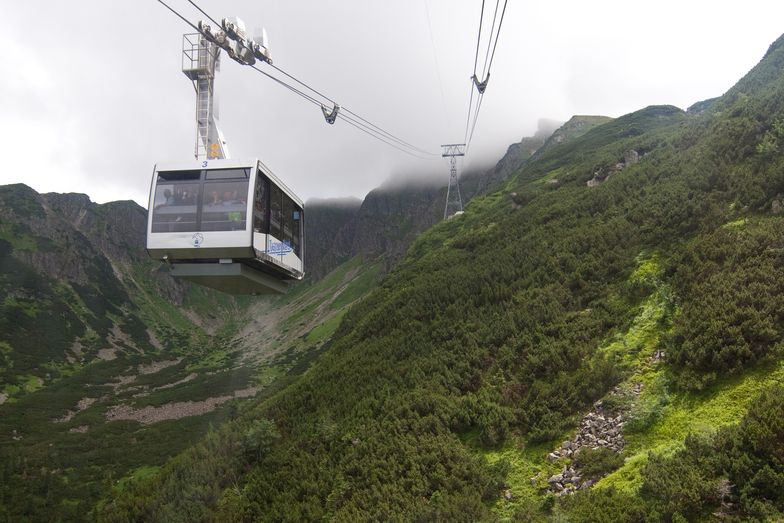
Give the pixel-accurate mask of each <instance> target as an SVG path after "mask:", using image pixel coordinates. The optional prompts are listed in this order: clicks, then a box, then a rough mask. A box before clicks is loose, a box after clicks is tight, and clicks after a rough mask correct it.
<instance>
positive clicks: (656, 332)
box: [104, 40, 784, 521]
mask: <svg viewBox="0 0 784 523" xmlns="http://www.w3.org/2000/svg"><path fill="white" fill-rule="evenodd" d="M782 60H784V49H782V45H781V40H779V41H778V42H777V43H776V44H774V46H772V47H771V51H770V52H769V53H768V55H766V57H765V59H764V60H763V61H762V62H761V64H760V65H759V66H758V67H757V68H756V69H754V70H753V71H752V72H750V73H749V75H747V76H746V77H745V78H744V79H743V80H741V82H739V83H738V85H737V86H736V87H735V88H733V89H732V90H731V91H730V92H728V94H727V95H725V96H724V97H722V98H721V99H719V100H718V101H716V102H715V103H714V104H713V105H712V106H711V108H710V109H708V110H706V111H703V112H701V113H699V114H690V113H685V112H683V111H681V110H679V109H677V108H674V107H668V106H661V107H649V108H646V109H643V110H641V111H638V112H636V113H632V114H629V115H626V116H624V117H621V118H618V119H616V120H614V121H612V122H608V123H605V124H603V125H600V126H598V127H596V128H594V129H592V130H590V131H589V132H587V133H585V134H583V135H582V136H580V137H579V138H576V139H574V140H572V141H570V142H568V143H564V144H560V145H556V146H553V147H551V148H548V150H546V151H544V152H543V153H542V154H541V155H540V156H538V157H537V158H536V159H535V160H534V161H532V162H530V163H528V164H527V165H526V166H525V167H524V168H523V169H522V170H521V171H520V172H519V173H518V174H517V176H516V177H515V178H514V180H512V181H511V182H510V183H509V184H508V185H507V189H505V190H502V191H499V192H496V193H493V194H490V195H488V196H486V197H483V198H480V199H477V200H475V201H474V202H473V203H472V205H471V206H469V208H468V211H467V213H466V214H465V215H464V216H463V217H462V218H461V219H460V220H450V221H447V222H443V223H441V224H439V225H437V226H436V227H434V228H433V229H431V230H430V231H428V232H427V233H425V234H424V235H422V236H421V237H419V238H418V239H417V241H416V242H414V244H413V245H412V247H411V248H410V249H409V251H408V254H407V256H406V258H405V260H404V262H403V263H402V264H401V265H399V266H398V267H397V268H396V269H395V270H394V271H393V272H392V273H391V274H390V275H389V276H388V277H387V278H386V279H385V280H384V282H383V283H382V285H381V286H380V287H379V288H378V289H376V290H375V291H373V292H371V293H370V294H369V295H368V297H367V298H366V299H365V300H363V301H362V302H360V303H359V304H357V305H355V306H354V307H352V309H351V310H350V311H349V313H348V314H346V316H345V317H344V318H343V321H342V323H341V325H340V327H339V328H338V330H337V331H336V333H335V336H334V338H333V340H332V345H331V349H330V351H329V352H327V353H326V354H325V355H324V356H323V357H322V358H321V359H320V360H319V361H318V362H317V363H316V364H315V365H314V366H313V368H312V369H311V370H310V371H309V372H308V373H307V374H305V375H304V376H302V377H301V378H300V379H299V380H297V381H296V382H294V383H292V384H291V385H290V386H289V387H287V388H286V389H285V390H282V391H281V392H280V393H279V394H278V395H277V396H275V397H274V398H271V399H270V400H268V401H265V402H261V403H259V404H258V406H257V407H256V408H255V409H253V411H250V412H248V413H247V415H246V416H243V418H242V419H240V420H237V421H236V422H233V423H231V424H228V425H226V426H225V427H224V428H223V429H222V430H221V431H219V432H218V433H216V434H214V435H213V436H212V437H211V438H210V439H209V440H207V441H205V442H204V443H203V444H201V445H199V446H197V447H195V448H194V449H192V450H191V451H190V452H189V453H187V454H184V455H183V456H181V457H179V458H178V459H176V460H174V461H173V462H171V463H170V464H168V465H167V467H165V468H164V469H163V470H162V472H161V473H160V474H158V475H156V476H155V477H153V478H150V479H148V480H147V481H140V482H137V483H134V484H133V485H130V486H129V489H128V490H126V491H125V492H124V493H122V494H121V495H120V496H119V497H118V498H116V499H114V500H112V501H111V502H109V503H108V504H107V506H106V511H105V513H104V517H105V518H106V519H108V520H123V519H125V518H128V517H130V518H138V517H139V516H140V514H144V515H145V517H147V518H150V519H153V520H155V519H157V520H169V518H171V517H172V516H174V515H176V514H179V513H180V511H181V510H182V511H184V510H187V511H188V512H187V515H186V516H183V518H185V519H188V518H191V519H217V520H246V519H264V518H273V519H280V520H291V521H301V520H315V519H323V518H326V519H335V520H340V521H344V520H350V521H355V520H387V519H395V520H398V519H402V520H450V521H451V520H455V521H476V520H485V519H492V518H493V512H495V514H496V515H500V516H502V517H505V518H507V517H508V518H519V519H522V520H532V519H541V518H548V517H554V518H556V519H557V518H559V517H563V518H566V519H569V518H573V519H575V520H597V519H598V520H601V519H605V518H606V519H607V520H616V521H623V520H626V521H637V520H639V519H640V518H641V517H642V516H641V514H642V515H647V516H648V517H649V518H650V519H651V520H653V521H658V520H668V521H669V520H677V519H678V518H684V517H686V516H688V517H690V518H694V517H702V516H707V515H709V514H710V513H711V511H713V510H717V509H719V508H720V507H719V503H720V502H721V500H722V496H724V497H725V499H728V500H731V501H732V503H734V504H735V505H733V506H735V507H737V508H735V509H732V510H737V511H738V512H737V513H736V514H735V516H737V517H746V516H749V515H754V514H767V515H768V517H772V518H774V519H775V517H777V515H780V514H781V511H782V510H784V503H783V502H784V500H782V499H781V496H780V493H779V494H776V492H775V489H774V490H771V489H770V488H768V485H770V484H778V483H775V482H778V481H780V480H781V478H782V477H784V471H782V466H781V461H780V459H779V460H778V461H776V459H778V458H776V456H778V454H777V451H776V450H775V449H776V448H777V447H776V446H775V442H781V441H782V438H784V433H782V428H781V426H780V423H779V424H776V423H775V420H776V419H781V416H782V415H784V413H783V412H782V411H781V409H782V407H781V405H780V402H779V403H778V404H776V402H775V401H773V400H772V399H771V398H775V397H776V393H775V391H773V392H771V393H769V394H767V395H764V396H763V398H762V401H763V403H764V404H765V405H769V406H770V408H772V409H774V410H773V411H772V412H773V414H771V415H770V416H772V418H770V419H768V420H767V421H766V420H765V419H761V418H760V416H761V415H764V412H763V413H762V414H761V413H760V412H758V411H755V410H752V411H750V412H749V414H748V415H747V417H746V418H744V420H743V422H742V423H741V424H740V425H737V427H736V428H735V429H731V430H730V432H727V433H724V434H726V436H722V438H724V439H721V440H720V441H718V442H716V441H711V442H708V443H704V444H693V443H688V442H687V444H686V446H685V449H686V450H685V452H687V453H688V457H689V459H688V460H684V459H680V458H679V459H676V460H675V461H671V460H668V459H667V458H666V456H665V457H654V458H651V460H650V462H649V463H648V464H647V465H646V464H645V463H641V462H640V459H639V458H637V461H636V463H637V465H638V467H637V469H636V470H637V474H638V475H637V479H634V478H632V479H629V480H626V479H624V478H620V479H619V478H617V477H616V478H615V479H612V476H611V477H608V478H607V480H606V481H608V482H610V483H611V484H610V485H609V486H608V487H602V482H601V481H599V483H597V486H596V487H594V488H593V489H590V490H589V491H588V492H587V493H580V494H578V495H576V496H574V497H568V498H564V499H565V500H564V501H563V502H560V501H559V502H556V498H555V497H553V495H552V494H551V493H549V492H551V490H550V489H551V488H552V489H555V490H552V492H555V491H557V488H556V487H555V485H560V486H561V490H565V487H564V486H563V484H562V483H561V482H562V481H563V474H562V475H561V476H562V477H561V478H558V477H557V475H556V474H555V473H556V472H557V471H558V470H561V467H562V463H563V462H558V463H552V462H550V461H549V460H546V459H545V455H546V454H547V452H546V451H545V452H543V449H547V448H549V449H552V448H553V447H554V445H555V442H556V441H559V440H560V438H562V437H566V436H568V437H570V438H571V434H572V431H574V430H576V429H577V424H578V422H579V421H580V419H581V417H582V415H583V414H585V413H586V412H592V409H593V408H594V407H593V405H594V401H595V400H598V399H600V398H602V397H604V398H605V399H606V400H607V401H608V407H607V408H613V409H621V412H625V411H624V410H623V407H624V404H623V402H622V401H620V400H619V399H617V398H618V396H619V394H620V393H612V392H611V391H612V390H613V387H614V386H615V385H616V384H621V385H632V387H631V390H632V391H635V392H634V394H636V393H637V392H638V387H637V384H636V383H635V382H630V381H629V380H634V379H635V376H636V375H640V376H642V375H645V376H647V377H648V378H651V375H650V374H646V373H649V372H653V373H654V374H655V375H656V376H658V379H659V380H660V381H659V382H658V385H655V386H652V387H651V388H652V389H653V391H654V395H653V397H652V398H649V399H650V400H652V401H653V405H650V404H649V405H648V407H650V410H649V411H647V412H644V411H642V412H641V411H634V410H633V409H632V413H631V414H619V416H621V415H625V416H632V417H631V421H635V420H636V425H635V423H631V421H630V426H631V427H634V428H633V429H632V428H630V429H628V430H627V429H624V430H623V433H624V434H627V435H628V436H629V437H631V436H632V435H633V434H634V433H635V431H636V433H637V434H640V435H644V436H646V435H647V436H648V437H649V439H648V441H649V443H647V444H645V443H641V444H640V445H639V446H637V447H636V448H634V452H635V455H642V454H644V453H645V452H646V449H649V450H655V448H656V447H654V446H651V445H650V441H651V438H650V436H651V435H652V434H653V433H654V432H655V431H656V430H659V429H661V428H662V426H661V423H664V422H665V420H664V419H663V418H661V417H660V416H661V415H663V414H662V413H665V414H666V413H667V412H671V411H667V410H666V408H667V401H668V400H667V390H671V391H675V394H677V397H678V402H679V404H680V405H681V411H682V412H686V415H687V416H688V413H689V405H693V404H695V402H697V403H698V402H699V401H700V394H703V393H701V392H693V391H694V390H695V389H703V390H707V391H708V393H709V394H719V393H720V392H721V391H720V390H719V388H721V387H722V386H724V385H726V383H725V382H723V381H722V380H727V379H732V376H743V375H745V374H746V373H748V372H763V373H766V372H770V371H769V370H766V368H765V367H764V366H763V367H760V365H765V364H767V365H774V366H776V365H779V364H780V363H779V362H780V357H781V347H782V344H783V343H784V332H782V328H781V326H782V325H783V324H784V323H782V321H781V318H780V313H781V310H783V309H782V307H781V303H780V300H781V298H780V297H781V296H782V291H784V289H783V288H782V283H781V282H782V281H784V279H783V278H782V276H784V274H781V264H780V263H779V262H778V261H777V260H779V254H780V253H781V252H782V249H784V236H782V231H784V223H783V222H782V218H781V216H779V215H777V214H774V213H778V212H780V209H781V203H780V199H781V196H780V195H781V194H782V193H784V175H782V173H784V168H783V167H784V154H782V153H784V151H782V150H781V148H780V147H779V144H780V140H782V139H784V133H782V131H781V129H782V128H783V127H782V125H781V124H780V122H782V121H784V76H782V75H781V68H780V67H778V66H779V65H780V63H781V62H782ZM774 72H775V73H774ZM782 145H784V144H782ZM553 180H555V181H554V182H553ZM589 182H590V183H589ZM777 202H778V203H777ZM656 260H658V261H656ZM760 263H762V265H761V267H762V269H758V268H757V267H760ZM657 266H660V267H661V269H660V270H658V269H655V267H657ZM645 267H653V268H651V269H644V268H645ZM646 274H647V275H648V276H646ZM659 274H660V276H657V275H659ZM657 278H661V279H662V283H657V282H658V280H657ZM725 288H727V289H731V290H732V291H733V292H722V289H725ZM661 289H671V292H672V294H667V293H665V294H664V295H663V296H664V298H659V297H657V293H658V292H659V291H661ZM744 289H745V290H744ZM657 304H658V305H657ZM646 311H648V312H647V313H646ZM703 340H707V341H709V342H710V343H706V344H703V343H701V342H702V341H703ZM654 349H655V350H656V351H659V350H663V351H664V353H665V355H666V358H665V359H664V360H662V359H661V357H655V358H654V357H653V356H655V355H654V354H653V353H651V352H648V351H651V350H654ZM640 383H641V385H640V388H641V390H645V388H644V387H645V383H649V382H647V381H644V380H643V382H640ZM618 390H622V389H618ZM613 398H615V399H613ZM633 401H634V400H630V401H628V402H627V403H626V404H625V406H627V407H628V406H629V405H632V404H633ZM646 401H648V400H646ZM744 401H745V400H744ZM613 402H614V404H613ZM680 402H682V403H680ZM634 405H636V404H634ZM733 405H734V408H735V409H737V410H736V411H734V412H737V415H736V416H735V417H730V418H729V420H731V421H733V422H735V423H737V422H739V421H741V420H740V418H741V416H742V415H743V412H745V410H746V408H747V407H748V403H744V402H737V403H734V404H733ZM596 408H598V407H596ZM698 414H699V412H696V411H695V415H698ZM597 415H601V416H604V414H597ZM700 419H702V420H704V421H705V422H706V424H707V425H706V426H704V427H702V430H703V431H705V430H706V429H707V430H710V429H712V428H715V427H719V426H721V424H722V423H727V421H728V420H727V418H723V420H722V421H717V420H715V419H711V418H710V417H700ZM617 434H618V433H617V432H616V434H614V435H613V437H615V436H617ZM669 437H670V440H669V441H675V440H676V439H677V436H672V435H670V436H669ZM643 440H645V438H644V437H643V438H639V439H638V441H640V442H642V441H643ZM744 442H746V446H745V447H744ZM510 443H513V445H512V447H511V448H510V447H509V444H510ZM701 445H702V446H701ZM749 445H750V446H749ZM521 446H523V447H525V448H526V451H525V452H521V451H520V450H519V449H520V448H521ZM711 446H713V447H711ZM600 447H602V444H601V443H599V444H598V446H597V450H596V451H586V454H581V455H579V456H577V457H575V459H574V462H573V463H574V466H576V467H578V470H582V471H584V472H585V473H586V474H588V473H589V472H590V474H592V475H594V476H595V477H596V479H600V478H601V476H602V475H603V474H605V473H607V472H609V471H611V470H613V469H616V468H618V466H619V463H618V461H617V459H616V458H613V456H614V451H613V450H607V449H606V450H605V451H601V450H599V449H600ZM669 448H670V449H672V447H669ZM676 448H677V447H676ZM710 448H716V449H718V450H719V451H720V453H719V454H717V455H726V456H729V457H731V456H732V455H741V454H742V453H744V452H745V453H747V454H748V452H749V450H748V449H749V448H754V449H759V451H758V452H757V453H756V454H755V455H754V456H748V455H747V457H746V458H743V459H746V461H745V463H748V464H749V468H748V469H746V470H740V469H737V468H736V469H733V468H732V467H731V466H729V465H727V466H728V467H729V468H722V467H724V465H722V463H723V462H721V460H719V462H717V463H712V462H711V464H705V463H706V460H705V459H703V458H704V456H706V455H709V453H710ZM498 452H508V453H511V454H510V457H511V458H512V459H509V458H500V459H499V457H498ZM608 453H609V454H608ZM733 453H735V454H733ZM623 457H624V455H623V454H621V462H623ZM632 457H633V456H631V457H630V459H632ZM565 459H566V464H567V465H569V464H570V463H572V459H571V458H565ZM728 462H729V463H731V462H732V460H731V459H729V461H728ZM625 466H626V465H624V467H625ZM678 467H681V468H680V469H679V468H678ZM765 467H767V468H765ZM213 470H220V471H230V473H229V474H227V473H224V472H221V473H219V474H216V473H214V472H212V471H213ZM531 470H533V471H535V472H536V471H538V474H540V475H541V474H547V473H548V472H549V473H552V474H554V478H552V479H553V481H552V483H550V482H549V481H548V480H547V479H546V478H545V479H542V476H538V478H539V479H537V477H534V479H533V482H534V485H530V484H529V485H530V486H529V487H523V486H522V485H521V484H520V483H518V481H519V474H521V473H523V472H524V471H531ZM570 474H571V472H570ZM722 477H724V478H726V477H729V478H731V481H730V483H729V484H727V483H722V484H723V485H724V487H723V488H724V491H723V492H724V494H720V493H719V491H718V490H717V488H718V485H719V484H720V483H721V481H722ZM682 478H693V480H690V481H682V482H679V481H680V480H681V479H682ZM700 478H705V479H706V481H702V480H701V479H700ZM766 478H767V479H766ZM197 479H198V481H199V485H202V490H201V491H200V492H199V493H198V494H197V495H196V496H194V497H188V498H185V497H183V496H181V495H180V494H178V492H180V491H181V490H182V489H183V488H185V486H186V485H189V484H190V483H189V482H190V481H194V480H197ZM765 481H767V482H768V483H761V482H765ZM541 483H544V484H543V485H542V484H541ZM510 484H512V485H513V487H514V490H509V486H510ZM733 485H735V486H737V488H736V487H735V486H733ZM659 487H661V488H659ZM755 489H756V490H755ZM505 490H509V495H508V496H506V495H505V496H504V498H505V499H502V494H503V493H504V491H505ZM506 500H509V501H506ZM739 501H740V502H741V503H740V505H738V504H737V503H738V502H739ZM504 503H508V505H505V504H504ZM727 510H729V509H727ZM730 515H731V516H732V514H730ZM681 520H683V519H681Z"/></svg>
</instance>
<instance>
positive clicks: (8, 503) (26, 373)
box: [0, 185, 378, 521]
mask: <svg viewBox="0 0 784 523" xmlns="http://www.w3.org/2000/svg"><path fill="white" fill-rule="evenodd" d="M145 226H146V211H145V210H144V209H142V208H141V207H139V206H138V205H136V204H135V203H133V202H113V203H109V204H104V205H97V204H94V203H92V202H90V201H89V199H88V198H87V197H86V196H85V195H76V194H66V195H60V194H45V195H39V194H37V193H36V192H35V191H33V190H32V189H30V188H29V187H27V186H24V185H10V186H4V187H0V289H1V290H2V300H3V301H0V521H6V520H8V521H20V520H31V521H53V520H60V521H80V520H84V519H85V518H86V517H87V514H88V513H89V512H90V511H91V510H92V509H93V508H94V507H95V504H96V502H97V501H98V500H100V499H101V498H102V497H106V496H109V495H111V492H112V489H113V488H116V489H119V490H122V488H123V487H124V485H125V482H126V481H127V479H128V478H134V477H144V476H145V475H149V474H152V473H154V472H155V470H156V469H157V467H159V466H161V465H163V464H164V463H165V462H166V461H167V460H168V459H169V458H170V457H171V456H172V455H176V454H177V453H179V452H180V451H182V450H183V449H185V448H187V447H188V446H189V445H191V444H194V443H195V442H197V441H198V440H199V439H201V438H202V437H203V436H204V435H205V434H207V432H208V430H209V429H210V427H211V426H218V425H219V424H221V423H223V422H224V421H225V420H228V419H231V418H233V417H236V416H237V415H238V413H239V411H240V410H241V408H242V404H243V402H247V401H248V398H251V397H254V396H255V397H263V396H265V395H270V394H272V393H274V391H275V390H276V387H282V386H284V385H285V384H286V383H287V382H288V380H291V379H294V378H295V377H296V376H298V375H300V374H302V373H304V372H305V371H306V370H307V368H308V366H309V365H310V364H311V362H312V361H313V360H314V359H315V358H317V357H318V355H319V354H320V353H321V352H323V351H324V350H325V349H326V346H327V344H328V340H329V338H330V336H331V335H332V332H333V331H334V330H335V327H336V326H337V323H338V322H339V320H340V318H341V317H342V315H343V314H344V313H345V311H346V309H347V308H348V307H349V306H350V304H351V303H352V302H353V301H354V300H356V299H357V298H358V297H360V296H362V295H363V294H364V293H366V292H367V291H368V289H369V288H371V287H372V286H373V284H374V283H375V281H376V277H377V274H378V266H377V265H374V264H372V263H367V264H363V263H361V260H358V259H353V260H349V261H348V262H347V263H345V264H343V265H342V266H340V267H338V268H337V269H336V270H335V271H333V273H331V274H329V275H327V276H326V277H325V278H323V279H322V280H321V281H319V282H318V283H317V284H314V285H310V286H300V287H298V288H295V289H294V290H293V292H291V293H289V294H288V295H286V296H282V297H278V298H276V299H272V300H270V299H247V298H238V299H234V298H231V297H229V296H226V295H221V294H219V293H215V292H213V291H210V290H206V289H204V288H199V287H193V286H188V285H185V284H182V283H181V282H178V281H176V280H174V279H172V278H171V276H169V274H168V271H166V269H165V267H164V266H162V265H161V264H159V263H158V262H154V261H152V260H150V259H149V258H148V256H147V254H146V252H145V250H144V240H145V229H146V227H145Z"/></svg>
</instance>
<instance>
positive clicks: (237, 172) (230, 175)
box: [205, 169, 250, 180]
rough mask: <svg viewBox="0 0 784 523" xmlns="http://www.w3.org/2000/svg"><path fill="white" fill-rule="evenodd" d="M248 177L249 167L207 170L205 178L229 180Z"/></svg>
mask: <svg viewBox="0 0 784 523" xmlns="http://www.w3.org/2000/svg"><path fill="white" fill-rule="evenodd" d="M249 177H250V169H215V170H211V171H207V175H206V177H205V179H207V180H230V179H237V178H245V179H246V180H247V179H248V178H249Z"/></svg>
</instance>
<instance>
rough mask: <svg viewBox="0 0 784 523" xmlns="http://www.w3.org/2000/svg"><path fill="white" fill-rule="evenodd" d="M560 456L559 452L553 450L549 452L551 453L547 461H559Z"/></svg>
mask: <svg viewBox="0 0 784 523" xmlns="http://www.w3.org/2000/svg"><path fill="white" fill-rule="evenodd" d="M558 458H559V456H558V455H557V454H555V453H553V452H551V453H549V454H548V455H547V461H549V462H551V463H552V462H553V461H558Z"/></svg>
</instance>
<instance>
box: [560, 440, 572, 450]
mask: <svg viewBox="0 0 784 523" xmlns="http://www.w3.org/2000/svg"><path fill="white" fill-rule="evenodd" d="M561 448H563V449H565V450H569V449H571V448H572V442H571V441H569V440H566V441H564V442H563V443H562V444H561Z"/></svg>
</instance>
